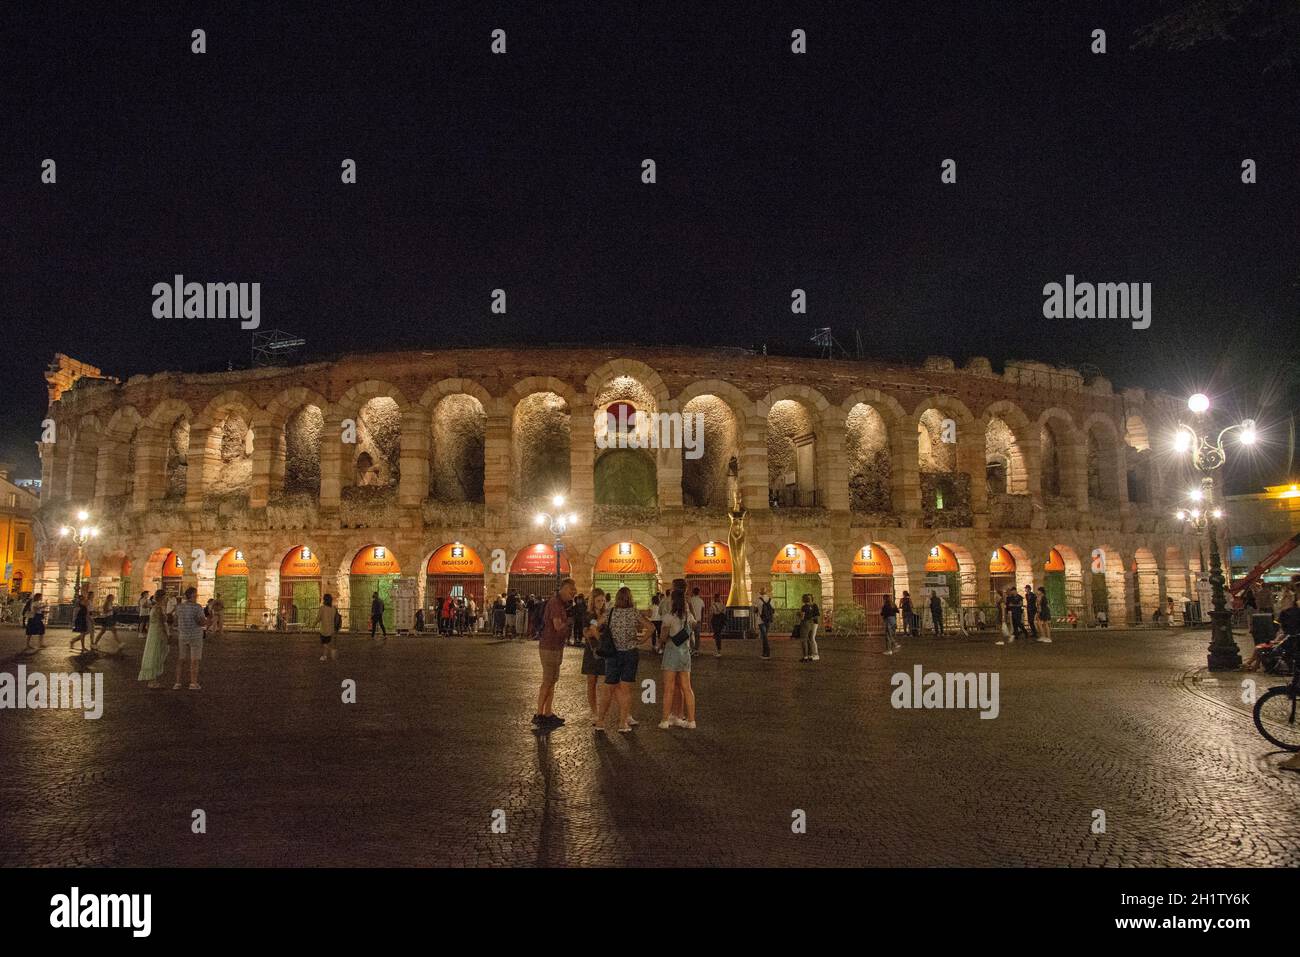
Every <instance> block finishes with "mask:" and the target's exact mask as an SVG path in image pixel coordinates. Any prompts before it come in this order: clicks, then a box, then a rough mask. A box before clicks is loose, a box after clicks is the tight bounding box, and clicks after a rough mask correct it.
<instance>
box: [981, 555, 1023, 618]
mask: <svg viewBox="0 0 1300 957" xmlns="http://www.w3.org/2000/svg"><path fill="white" fill-rule="evenodd" d="M1019 590H1020V589H1019V588H1018V587H1017V586H1016V559H1015V556H1014V555H1013V554H1012V553H1011V549H1009V548H1006V547H1005V546H1003V547H999V548H995V549H993V554H992V556H991V557H990V558H989V591H990V594H989V603H990V604H994V605H996V604H997V601H998V597H999V596H1005V595H1006V593H1007V592H1009V591H1017V592H1018V591H1019Z"/></svg>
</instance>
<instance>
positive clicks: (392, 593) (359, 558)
mask: <svg viewBox="0 0 1300 957" xmlns="http://www.w3.org/2000/svg"><path fill="white" fill-rule="evenodd" d="M401 577H402V567H401V565H399V564H398V563H397V559H396V558H394V557H393V554H392V552H390V551H389V550H388V547H387V546H385V545H367V546H365V547H364V548H362V549H360V550H359V551H358V552H357V554H356V556H355V557H354V558H353V559H352V566H351V568H350V569H349V571H348V592H349V598H350V606H351V607H350V609H349V617H350V625H349V627H350V628H352V630H354V631H362V630H368V629H369V627H370V606H371V603H372V602H373V600H374V599H375V597H376V596H378V598H379V600H380V601H381V602H383V603H384V612H383V622H384V628H385V629H386V630H387V631H388V632H389V633H391V632H392V631H393V628H394V620H395V615H396V612H397V601H396V599H397V596H396V591H397V582H398V580H399V579H400V578H401Z"/></svg>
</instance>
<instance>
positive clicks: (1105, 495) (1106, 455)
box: [1082, 412, 1125, 504]
mask: <svg viewBox="0 0 1300 957" xmlns="http://www.w3.org/2000/svg"><path fill="white" fill-rule="evenodd" d="M1082 431H1083V435H1084V442H1085V448H1086V450H1087V453H1086V454H1087V457H1086V469H1087V478H1088V501H1089V502H1090V503H1091V502H1101V503H1113V504H1118V503H1120V502H1122V501H1124V498H1125V496H1124V494H1123V490H1122V489H1121V488H1120V484H1119V482H1120V465H1121V458H1120V438H1119V430H1118V429H1116V428H1115V423H1114V422H1112V421H1111V420H1110V418H1109V417H1108V416H1105V415H1103V414H1101V413H1100V412H1094V413H1093V414H1092V415H1090V416H1088V418H1087V419H1085V420H1084V423H1083V429H1082Z"/></svg>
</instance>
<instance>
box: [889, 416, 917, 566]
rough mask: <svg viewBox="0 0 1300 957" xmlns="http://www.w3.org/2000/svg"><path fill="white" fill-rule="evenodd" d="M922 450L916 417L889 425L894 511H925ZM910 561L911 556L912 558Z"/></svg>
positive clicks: (901, 512)
mask: <svg viewBox="0 0 1300 957" xmlns="http://www.w3.org/2000/svg"><path fill="white" fill-rule="evenodd" d="M920 455H921V451H920V448H919V447H918V445H917V441H916V420H915V419H913V418H910V417H909V418H907V419H905V420H903V421H902V422H898V423H895V424H894V425H891V426H890V428H889V472H890V485H891V488H890V497H891V499H892V501H893V506H894V511H895V512H898V513H899V514H903V515H920V512H921V464H920ZM909 561H910V560H909Z"/></svg>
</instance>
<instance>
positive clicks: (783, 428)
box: [767, 399, 820, 507]
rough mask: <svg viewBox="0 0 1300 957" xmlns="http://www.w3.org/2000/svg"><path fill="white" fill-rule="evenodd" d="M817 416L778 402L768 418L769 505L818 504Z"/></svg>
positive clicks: (794, 402)
mask: <svg viewBox="0 0 1300 957" xmlns="http://www.w3.org/2000/svg"><path fill="white" fill-rule="evenodd" d="M816 423H817V416H816V413H814V411H813V410H812V409H810V408H809V407H808V406H806V405H804V404H803V403H802V402H799V401H797V400H795V399H781V400H779V401H777V402H774V403H773V404H772V409H771V411H770V412H768V414H767V485H768V499H769V505H771V506H774V507H780V506H786V507H791V506H804V507H811V506H815V505H818V504H820V501H819V497H818V488H817V426H816Z"/></svg>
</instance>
